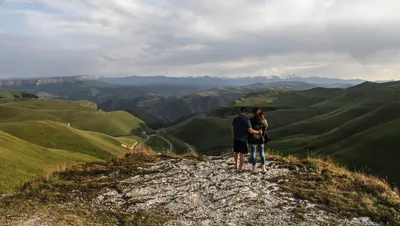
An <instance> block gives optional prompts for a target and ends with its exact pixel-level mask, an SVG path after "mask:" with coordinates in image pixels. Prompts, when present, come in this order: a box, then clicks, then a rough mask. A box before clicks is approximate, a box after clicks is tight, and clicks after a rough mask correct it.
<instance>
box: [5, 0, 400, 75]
mask: <svg viewBox="0 0 400 226" xmlns="http://www.w3.org/2000/svg"><path fill="white" fill-rule="evenodd" d="M18 1H21V0H18ZM14 2H16V0H14ZM32 2H36V4H38V3H40V4H42V5H43V6H44V7H42V8H43V9H42V10H38V9H40V7H35V10H27V9H20V10H14V11H13V12H10V13H13V14H14V15H19V16H20V17H23V18H25V20H26V22H27V24H28V25H29V26H30V27H31V28H32V29H34V30H35V31H37V32H39V33H40V37H36V38H39V40H45V41H43V42H42V43H41V44H40V45H37V43H36V42H37V41H35V40H33V39H31V38H27V39H28V40H29V42H27V43H36V44H32V45H35V47H34V48H25V50H22V49H21V50H20V51H12V49H11V48H22V46H25V45H21V47H18V45H15V46H12V45H11V44H5V43H6V42H4V41H3V39H6V38H7V37H8V38H10V37H11V36H13V35H12V34H6V35H4V34H3V35H0V45H1V47H2V48H4V49H6V50H7V49H8V51H3V52H2V53H0V76H1V75H2V74H8V75H9V74H11V75H15V76H36V75H38V74H43V75H46V76H52V75H60V74H62V75H68V74H84V73H89V74H99V75H130V74H139V75H154V74H167V75H178V76H183V75H204V74H211V75H216V76H246V75H250V76H252V75H262V74H267V73H295V74H299V75H304V76H307V75H319V76H332V77H352V78H354V77H361V78H368V79H374V77H376V78H377V79H381V78H384V79H388V78H398V79H400V73H398V72H399V67H397V65H399V63H400V60H399V57H398V53H399V50H400V43H399V42H398V40H399V39H400V2H398V1H397V0H352V1H348V0H336V1H335V0H302V1H299V0H230V1H215V0H202V1H187V0H157V1H156V0H146V1H145V0H96V1H92V0H69V1H55V0H37V1H32ZM25 4H29V3H25ZM31 4H32V3H31ZM25 8H26V7H25ZM46 9H47V10H46ZM48 9H51V10H48ZM11 39H12V38H11ZM1 43H2V44H1ZM28 45H29V44H28ZM5 52H7V55H5V54H4V53H5ZM27 53H28V54H27ZM20 54H21V55H20ZM26 54H27V55H35V60H34V61H29V60H25V61H23V63H24V65H25V67H20V65H21V60H20V59H25V58H24V57H25V56H24V55H26ZM2 55H3V57H2ZM5 59H6V60H5ZM50 59H51V60H52V62H53V61H54V62H53V64H51V65H50V64H48V63H47V61H49V60H50ZM78 62H79V63H78ZM71 65H74V66H73V67H71ZM372 65H374V67H372ZM55 66H57V68H53V67H55ZM27 68H30V69H29V70H27ZM54 71H60V72H59V73H58V74H54Z"/></svg>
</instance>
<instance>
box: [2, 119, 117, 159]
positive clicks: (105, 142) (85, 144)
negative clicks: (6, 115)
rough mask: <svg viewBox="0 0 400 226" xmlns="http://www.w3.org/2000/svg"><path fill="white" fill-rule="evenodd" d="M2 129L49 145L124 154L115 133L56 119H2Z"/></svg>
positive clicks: (107, 156) (108, 155)
mask: <svg viewBox="0 0 400 226" xmlns="http://www.w3.org/2000/svg"><path fill="white" fill-rule="evenodd" d="M0 130H2V131H4V132H7V133H9V134H11V135H13V136H15V137H18V138H20V139H22V140H25V141H28V142H30V143H33V144H36V145H39V146H42V147H45V148H54V149H64V150H70V151H73V152H77V153H82V154H87V155H91V156H94V157H96V158H99V159H110V158H112V157H114V156H117V155H121V154H123V150H122V149H121V148H120V145H121V142H120V141H119V140H117V139H116V138H114V137H111V136H108V135H105V134H101V133H96V132H90V131H82V130H78V129H74V128H71V127H68V126H66V125H64V124H60V123H58V122H53V121H25V122H12V123H0Z"/></svg>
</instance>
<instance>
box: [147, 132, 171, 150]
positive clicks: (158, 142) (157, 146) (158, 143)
mask: <svg viewBox="0 0 400 226" xmlns="http://www.w3.org/2000/svg"><path fill="white" fill-rule="evenodd" d="M145 144H146V145H148V146H150V147H151V148H152V149H153V150H155V151H165V150H169V145H168V143H167V142H166V141H165V140H164V139H162V138H160V137H158V136H152V137H150V138H149V139H148V140H147V141H146V143H145Z"/></svg>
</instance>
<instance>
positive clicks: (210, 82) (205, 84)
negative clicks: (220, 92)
mask: <svg viewBox="0 0 400 226" xmlns="http://www.w3.org/2000/svg"><path fill="white" fill-rule="evenodd" d="M99 79H100V80H101V81H104V82H108V83H111V84H124V85H137V86H149V85H166V86H167V85H186V86H196V87H201V88H203V89H209V88H217V87H229V86H246V85H251V84H255V83H276V82H305V83H309V84H315V85H318V86H323V87H341V88H343V87H348V86H353V85H358V84H360V83H363V82H364V81H363V80H360V79H353V80H345V79H338V78H324V77H299V76H286V77H279V76H258V77H245V78H226V77H222V78H221V77H211V76H202V77H167V76H130V77H119V78H110V77H100V78H99Z"/></svg>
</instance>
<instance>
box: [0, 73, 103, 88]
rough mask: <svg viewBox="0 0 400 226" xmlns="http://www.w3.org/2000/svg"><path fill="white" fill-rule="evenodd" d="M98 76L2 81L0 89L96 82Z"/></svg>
mask: <svg viewBox="0 0 400 226" xmlns="http://www.w3.org/2000/svg"><path fill="white" fill-rule="evenodd" d="M98 79H99V77H98V76H71V77H48V78H33V79H29V78H26V79H2V80H0V87H13V86H40V85H49V84H65V83H75V82H77V81H90V80H98Z"/></svg>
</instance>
